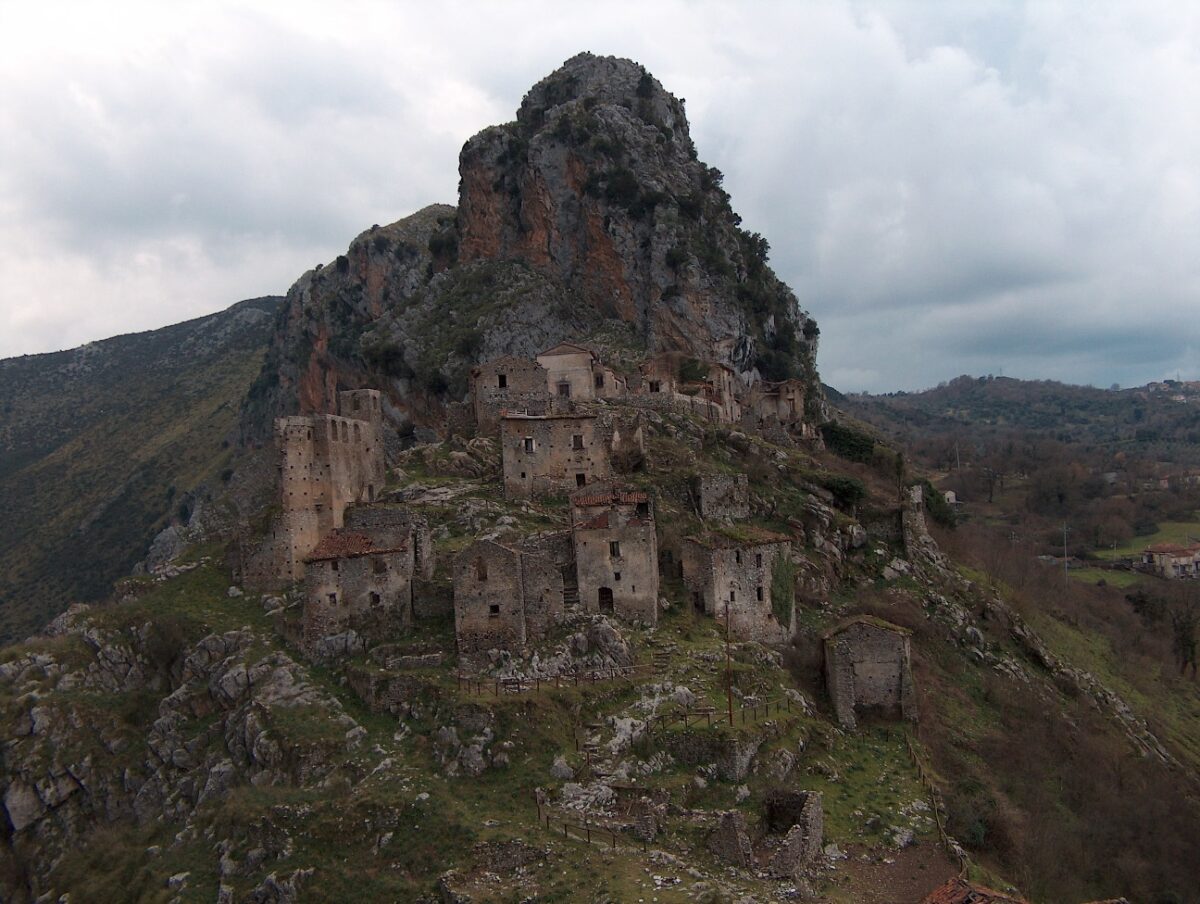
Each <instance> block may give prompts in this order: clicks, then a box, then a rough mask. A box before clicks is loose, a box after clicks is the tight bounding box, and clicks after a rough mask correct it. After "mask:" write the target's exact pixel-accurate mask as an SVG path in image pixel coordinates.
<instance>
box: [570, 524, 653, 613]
mask: <svg viewBox="0 0 1200 904" xmlns="http://www.w3.org/2000/svg"><path fill="white" fill-rule="evenodd" d="M587 523H588V522H585V524H587ZM590 524H591V525H594V526H591V527H588V526H583V527H577V528H576V529H575V531H574V534H575V571H576V577H577V580H578V585H579V600H580V602H581V603H582V604H583V607H584V609H585V610H586V611H588V612H599V613H602V614H613V615H616V616H617V617H618V618H621V619H624V620H626V621H638V622H643V623H644V624H648V625H655V624H657V623H658V546H657V539H656V536H655V530H654V522H653V521H648V520H642V519H632V520H625V519H623V518H620V517H619V516H618V515H617V514H616V513H613V515H612V517H611V518H604V517H601V518H597V519H594V520H593V521H592V522H590Z"/></svg>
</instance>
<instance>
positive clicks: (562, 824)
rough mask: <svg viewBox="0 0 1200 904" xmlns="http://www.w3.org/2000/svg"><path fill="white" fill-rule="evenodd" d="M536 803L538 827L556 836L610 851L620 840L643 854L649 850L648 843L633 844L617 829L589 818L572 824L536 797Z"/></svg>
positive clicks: (642, 841)
mask: <svg viewBox="0 0 1200 904" xmlns="http://www.w3.org/2000/svg"><path fill="white" fill-rule="evenodd" d="M534 803H535V804H536V805H537V821H538V825H540V826H542V827H544V828H545V829H546V831H547V832H551V833H553V834H555V835H559V834H561V835H562V837H563V838H572V839H574V840H576V841H583V842H586V843H587V844H596V845H599V846H600V847H607V848H609V849H610V850H612V849H615V848H616V847H617V843H618V839H619V841H620V843H621V845H622V846H624V847H629V848H632V849H634V850H638V849H640V850H641V851H642V852H643V853H644V852H645V851H646V849H647V844H646V841H645V840H644V839H643V840H641V841H640V842H638V843H634V842H631V841H630V840H629V838H627V837H626V836H624V835H620V834H619V833H618V832H617V831H616V830H615V829H613V828H610V827H609V826H604V825H592V824H591V823H590V822H588V820H587V817H586V816H585V817H584V819H583V823H582V824H580V823H578V822H570V821H569V820H566V819H563V818H562V817H561V816H555V815H553V814H552V813H551V812H550V808H549V807H547V806H545V805H544V804H542V802H541V800H539V799H538V798H537V796H536V795H535V796H534Z"/></svg>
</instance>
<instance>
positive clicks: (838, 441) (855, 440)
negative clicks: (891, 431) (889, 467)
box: [821, 421, 875, 464]
mask: <svg viewBox="0 0 1200 904" xmlns="http://www.w3.org/2000/svg"><path fill="white" fill-rule="evenodd" d="M821 437H822V438H823V439H824V440H825V445H826V446H827V447H828V448H829V451H830V452H832V453H833V454H834V455H837V456H838V457H839V458H844V459H846V460H847V461H857V462H860V463H862V464H870V462H871V459H872V456H873V455H874V452H875V440H874V439H872V438H871V437H870V436H868V435H867V434H865V433H863V432H862V431H861V430H855V429H854V428H853V427H846V426H844V425H842V424H839V423H838V422H837V421H830V422H829V423H827V424H822V425H821Z"/></svg>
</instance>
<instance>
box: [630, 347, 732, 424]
mask: <svg viewBox="0 0 1200 904" xmlns="http://www.w3.org/2000/svg"><path fill="white" fill-rule="evenodd" d="M639 372H640V373H639V377H638V380H637V383H636V389H635V390H634V391H633V394H634V395H636V396H637V397H638V398H639V400H641V401H645V402H649V403H650V404H658V405H661V406H663V407H672V408H675V409H677V410H683V411H690V412H691V413H693V414H696V415H698V416H700V417H703V418H705V419H706V420H710V421H715V422H718V423H724V424H732V423H736V422H737V420H738V419H739V418H740V417H741V405H740V403H739V402H738V393H739V391H740V389H741V386H742V381H741V378H740V377H738V375H737V373H736V372H735V371H734V370H733V368H731V367H729V366H728V365H726V364H719V363H717V362H715V361H697V360H696V359H695V358H689V357H688V356H686V355H684V354H681V353H679V352H662V353H660V354H658V355H654V356H653V357H651V358H648V359H646V361H644V362H643V363H642V365H641V367H640V368H639Z"/></svg>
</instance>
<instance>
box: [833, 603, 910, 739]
mask: <svg viewBox="0 0 1200 904" xmlns="http://www.w3.org/2000/svg"><path fill="white" fill-rule="evenodd" d="M909 634H910V632H909V631H908V630H907V629H906V628H901V627H899V626H898V625H893V624H891V623H890V622H887V621H884V620H883V619H882V618H875V617H874V616H870V615H856V616H854V617H852V618H848V619H846V620H845V621H843V622H842V623H841V624H839V625H837V627H835V628H833V629H831V630H829V631H827V632H826V633H825V636H824V641H825V683H826V685H827V687H828V689H829V696H830V698H831V700H832V701H833V710H834V713H835V714H836V716H837V720H838V722H839V723H840V724H841V726H842V727H843V728H845V729H850V730H853V729H854V728H856V727H857V726H858V720H857V718H856V714H858V713H860V712H871V713H878V714H879V715H881V716H883V717H884V718H889V719H910V720H915V719H916V718H917V706H916V689H915V687H914V685H913V678H912V653H911V648H910V643H909Z"/></svg>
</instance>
